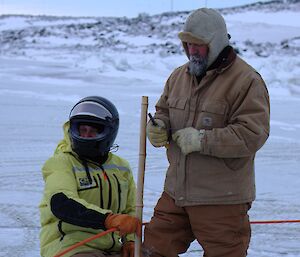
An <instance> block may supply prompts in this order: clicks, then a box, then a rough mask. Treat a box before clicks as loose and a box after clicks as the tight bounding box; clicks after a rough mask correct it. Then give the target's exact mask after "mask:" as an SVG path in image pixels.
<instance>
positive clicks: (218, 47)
mask: <svg viewBox="0 0 300 257" xmlns="http://www.w3.org/2000/svg"><path fill="white" fill-rule="evenodd" d="M178 37H179V38H180V40H181V41H182V44H183V47H184V50H185V52H186V55H187V57H188V58H189V54H188V49H187V43H194V44H206V45H208V48H209V52H208V67H209V66H210V65H211V64H212V63H213V62H214V61H215V60H216V59H217V57H218V55H219V54H220V53H221V51H222V50H223V49H224V48H225V47H226V46H228V45H229V39H228V33H227V28H226V23H225V20H224V18H223V17H222V15H221V14H220V13H218V12H217V11H215V10H214V9H208V8H201V9H197V10H195V11H193V12H192V13H191V14H190V15H189V16H188V18H187V20H186V22H185V24H184V27H183V31H182V32H179V34H178Z"/></svg>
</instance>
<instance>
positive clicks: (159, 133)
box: [147, 119, 168, 147]
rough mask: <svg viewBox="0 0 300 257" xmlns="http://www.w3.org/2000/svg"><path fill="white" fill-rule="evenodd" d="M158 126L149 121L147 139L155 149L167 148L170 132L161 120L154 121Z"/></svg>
mask: <svg viewBox="0 0 300 257" xmlns="http://www.w3.org/2000/svg"><path fill="white" fill-rule="evenodd" d="M154 121H155V122H156V125H154V124H153V123H152V121H149V122H148V124H147V137H148V139H149V141H150V143H151V144H152V145H153V146H155V147H161V146H165V145H166V144H167V142H168V132H167V130H166V125H165V123H164V122H163V121H162V120H160V119H154Z"/></svg>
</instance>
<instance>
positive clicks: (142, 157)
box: [134, 96, 148, 257]
mask: <svg viewBox="0 0 300 257" xmlns="http://www.w3.org/2000/svg"><path fill="white" fill-rule="evenodd" d="M147 113H148V96H143V97H142V106H141V121H140V149H139V151H140V152H139V167H138V179H137V194H136V217H137V218H139V219H140V221H141V222H143V196H144V176H145V166H146V125H147ZM140 232H142V231H140ZM140 235H142V233H140ZM141 245H142V236H141V237H138V236H136V240H135V249H134V256H135V257H140V256H141Z"/></svg>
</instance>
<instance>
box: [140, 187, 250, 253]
mask: <svg viewBox="0 0 300 257" xmlns="http://www.w3.org/2000/svg"><path fill="white" fill-rule="evenodd" d="M250 207H251V204H234V205H197V206H187V207H178V206H176V205H175V202H174V200H173V199H172V198H171V197H170V196H169V195H168V194H167V193H165V192H164V193H163V194H162V196H161V198H160V199H159V201H158V203H157V205H156V207H155V209H154V215H153V217H152V219H151V221H150V223H149V224H147V225H146V227H145V231H144V243H143V256H144V257H147V256H151V257H161V256H166V257H177V256H178V254H180V253H184V252H186V251H187V249H188V248H189V246H190V243H191V242H192V241H194V240H195V239H196V240H197V241H198V242H199V244H200V245H201V246H202V248H203V250H204V255H203V256H205V257H245V256H246V255H247V249H248V247H249V242H250V236H251V228H250V222H249V216H248V214H247V212H248V210H249V209H250Z"/></svg>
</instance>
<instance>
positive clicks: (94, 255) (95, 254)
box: [71, 250, 121, 257]
mask: <svg viewBox="0 0 300 257" xmlns="http://www.w3.org/2000/svg"><path fill="white" fill-rule="evenodd" d="M71 257H121V254H120V253H106V252H102V251H98V250H95V251H91V252H82V253H76V254H74V255H72V256H71Z"/></svg>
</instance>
